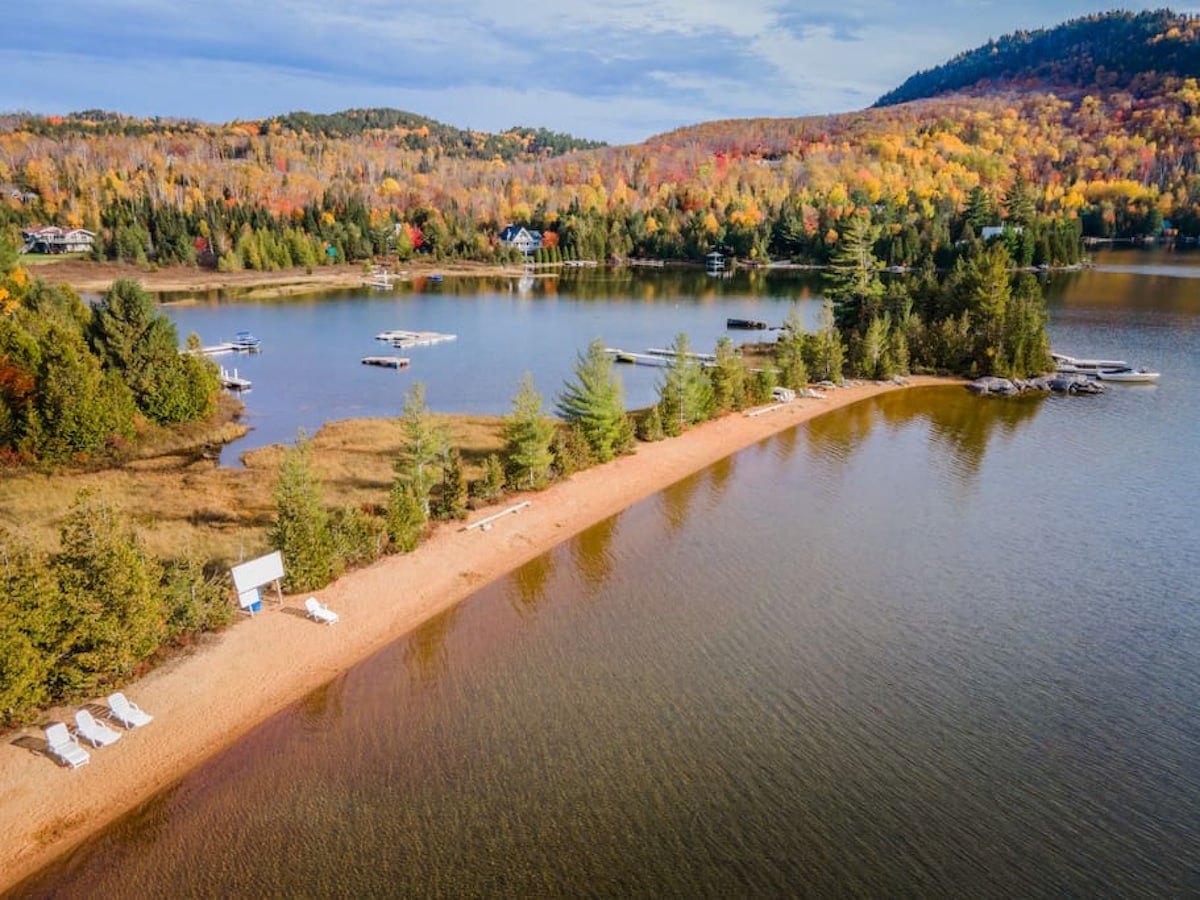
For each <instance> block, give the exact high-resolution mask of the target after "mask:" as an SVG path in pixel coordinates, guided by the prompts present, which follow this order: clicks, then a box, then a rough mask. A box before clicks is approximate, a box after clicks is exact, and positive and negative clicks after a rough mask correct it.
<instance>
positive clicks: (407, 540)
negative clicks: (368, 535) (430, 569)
mask: <svg viewBox="0 0 1200 900" xmlns="http://www.w3.org/2000/svg"><path fill="white" fill-rule="evenodd" d="M428 500H429V498H428V495H426V496H425V497H424V498H422V497H418V496H417V491H416V488H415V487H414V486H413V484H412V482H410V481H406V480H404V479H402V478H397V479H396V480H395V481H394V482H392V489H391V491H390V492H389V493H388V504H387V534H388V539H389V540H391V542H392V546H394V547H396V548H397V549H398V550H400V551H401V552H402V553H411V552H412V551H413V550H416V549H417V545H418V544H419V543H420V542H421V534H422V533H423V532H424V530H425V523H426V522H428V521H429V516H428V514H427V513H426V511H425V509H426V504H427V503H428Z"/></svg>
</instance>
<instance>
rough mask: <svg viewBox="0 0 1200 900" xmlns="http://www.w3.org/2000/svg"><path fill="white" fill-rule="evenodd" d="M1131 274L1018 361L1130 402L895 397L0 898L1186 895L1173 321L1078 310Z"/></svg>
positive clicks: (200, 777)
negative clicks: (1122, 364)
mask: <svg viewBox="0 0 1200 900" xmlns="http://www.w3.org/2000/svg"><path fill="white" fill-rule="evenodd" d="M1146 277H1149V276H1145V275H1137V274H1133V275H1130V274H1128V273H1123V272H1122V273H1118V272H1113V273H1106V272H1086V273H1079V275H1078V276H1077V277H1076V278H1075V279H1074V280H1073V281H1071V282H1069V283H1067V284H1066V285H1065V287H1064V285H1063V284H1062V283H1061V282H1060V283H1059V284H1058V285H1057V286H1056V287H1055V290H1057V291H1058V295H1057V296H1055V293H1054V291H1052V293H1051V296H1052V298H1054V300H1053V322H1052V335H1053V338H1054V341H1055V344H1056V346H1064V345H1065V344H1068V343H1069V344H1070V346H1071V348H1072V349H1073V350H1075V351H1076V352H1079V353H1081V354H1082V353H1087V354H1089V355H1110V354H1116V353H1120V354H1123V355H1125V356H1127V357H1130V358H1131V361H1136V362H1138V363H1141V364H1149V365H1152V366H1153V367H1154V368H1156V369H1158V370H1160V371H1162V373H1163V378H1162V381H1161V382H1160V383H1159V384H1158V385H1156V386H1151V387H1145V386H1125V387H1116V388H1114V389H1113V390H1110V391H1109V393H1107V394H1106V395H1104V396H1101V397H1087V398H1084V397H1080V398H1052V399H1048V400H1043V401H998V400H990V401H988V400H979V399H976V398H973V397H971V396H969V395H968V394H967V393H966V392H965V391H962V390H959V389H955V388H934V389H925V390H914V391H909V392H903V393H899V394H891V395H887V396H885V397H881V398H878V399H876V400H873V401H869V402H866V403H862V404H858V405H856V406H854V407H850V408H848V409H845V410H842V411H838V412H834V413H831V414H829V415H827V416H824V417H822V418H820V419H817V420H815V421H814V422H812V423H810V424H809V425H807V426H802V427H800V428H798V429H795V430H793V431H790V432H787V433H784V434H782V435H780V436H777V437H775V438H773V439H770V440H768V441H764V442H763V443H761V444H759V445H758V446H755V447H753V448H751V449H749V450H747V451H745V452H742V453H740V454H738V455H736V456H734V457H731V458H730V459H727V460H725V461H723V462H721V463H719V464H718V465H716V466H713V467H712V468H710V469H708V470H705V471H704V472H701V473H699V474H697V475H696V476H694V477H691V478H688V479H686V480H685V481H683V482H681V483H679V484H677V485H674V486H673V487H671V488H670V489H668V490H666V491H664V492H663V493H662V494H660V495H657V496H655V497H653V498H651V499H649V500H646V501H644V502H642V503H640V504H638V505H636V506H634V507H632V508H630V509H629V510H627V511H625V512H624V513H622V514H620V515H619V516H616V517H614V518H613V519H610V520H608V521H606V522H603V523H602V524H600V525H598V526H596V527H594V528H592V529H590V530H588V531H587V532H585V533H584V534H582V535H580V536H579V537H577V538H575V539H573V540H570V541H568V542H567V543H566V544H564V545H561V546H560V547H558V548H556V549H555V550H553V551H552V552H550V553H548V554H546V555H545V556H543V557H541V558H539V559H537V560H535V561H534V562H532V563H530V564H529V565H527V566H525V567H523V568H522V569H520V570H519V571H517V572H515V573H514V574H512V575H511V576H509V577H507V578H505V579H503V580H501V581H500V582H498V583H496V584H494V585H492V586H490V587H488V588H486V589H484V590H482V591H480V592H479V593H478V594H477V595H475V596H474V597H473V598H472V599H470V600H469V601H467V602H466V603H464V604H462V605H461V606H460V607H458V608H456V609H455V610H453V611H451V612H450V613H448V614H446V615H444V616H442V617H440V618H438V619H436V620H434V621H432V622H430V623H428V624H427V625H426V626H424V627H423V628H421V629H420V630H419V631H418V632H416V633H415V634H413V635H411V636H410V637H408V638H407V639H405V640H402V641H400V642H398V643H397V644H395V645H393V646H392V647H390V648H388V649H387V650H385V651H383V652H381V653H380V654H378V655H377V656H375V657H373V658H372V659H370V660H368V661H367V662H365V663H363V664H361V665H359V666H357V667H355V668H354V669H352V670H350V671H348V672H346V673H344V674H343V675H341V676H340V677H338V678H337V679H335V680H334V681H333V682H332V683H331V684H329V685H328V686H327V687H325V688H323V689H321V690H319V691H317V692H315V693H313V694H312V695H311V696H310V697H308V698H307V699H306V700H305V701H304V702H303V703H301V704H299V705H297V706H295V707H293V708H291V709H289V710H287V711H286V712H284V713H283V714H281V715H279V716H277V717H275V718H274V719H272V720H270V721H269V722H267V723H265V724H264V725H262V726H261V727H260V728H259V729H257V730H256V731H255V732H254V733H253V734H251V735H250V736H249V737H248V738H247V739H245V740H243V741H241V742H239V743H238V744H237V745H236V746H235V747H233V748H232V749H231V750H229V751H228V752H226V753H223V754H222V755H220V756H219V757H217V758H215V759H214V760H212V761H210V762H209V763H207V764H206V765H204V766H202V767H201V768H200V769H198V770H196V771H194V772H193V773H192V774H190V775H189V776H187V777H186V778H184V779H183V781H182V782H181V783H179V784H178V785H177V786H176V787H174V788H173V789H171V790H169V791H167V792H165V793H164V794H162V795H160V796H159V797H157V798H156V799H154V800H153V801H151V802H150V803H148V804H146V805H145V806H143V807H142V808H141V809H139V810H138V811H137V812H136V813H134V814H133V815H131V816H129V817H128V818H126V819H125V820H123V821H122V822H121V823H119V824H118V825H117V826H116V827H114V828H112V829H110V830H108V831H107V832H106V833H104V834H103V835H101V836H100V837H98V838H97V839H96V840H94V841H91V842H90V843H89V844H87V845H86V846H85V847H83V848H81V849H80V850H79V851H78V852H76V853H74V854H73V855H71V856H70V857H69V858H68V859H66V860H64V861H63V862H62V863H61V864H59V865H57V866H55V867H52V868H51V869H50V870H47V871H46V872H44V873H41V875H39V876H38V878H37V879H35V880H34V881H32V882H30V883H28V884H26V885H24V886H22V887H21V888H20V889H19V892H20V893H21V894H22V895H27V896H83V895H88V896H105V895H111V896H136V895H142V896H171V897H189V896H195V897H201V896H203V897H212V896H262V895H275V896H445V897H484V896H489V897H490V896H521V897H535V896H629V895H637V896H646V895H665V896H686V897H705V896H711V897H735V896H736V897H751V896H752V897H764V896H811V897H830V896H849V895H854V896H877V897H884V896H887V897H892V896H971V897H984V896H997V897H998V896H1005V897H1013V896H1021V897H1042V896H1045V897H1051V896H1052V897H1061V896H1120V897H1133V896H1195V895H1198V894H1200V715H1198V714H1197V710H1200V649H1198V648H1200V608H1198V604H1197V595H1198V594H1200V591H1198V589H1197V585H1198V584H1200V492H1197V490H1196V488H1195V477H1194V473H1195V459H1196V454H1197V451H1198V450H1200V402H1198V401H1197V399H1196V391H1195V387H1194V384H1193V383H1192V380H1193V379H1194V377H1195V367H1196V363H1197V360H1198V359H1200V304H1197V302H1196V300H1195V297H1194V296H1192V298H1191V299H1190V300H1189V299H1188V296H1186V295H1185V296H1183V297H1182V299H1179V300H1178V301H1176V300H1173V299H1171V298H1169V297H1168V298H1165V302H1164V304H1163V308H1161V309H1160V308H1159V307H1158V305H1157V304H1148V303H1145V302H1131V301H1130V300H1129V298H1126V299H1125V300H1124V301H1121V300H1116V299H1111V298H1107V297H1106V296H1105V291H1115V289H1114V288H1112V287H1111V283H1109V282H1107V281H1106V279H1109V278H1121V279H1125V278H1133V279H1135V281H1134V282H1133V289H1137V287H1138V284H1139V282H1137V280H1136V279H1138V278H1146ZM1178 281H1182V279H1178ZM1143 284H1144V282H1143ZM1192 284H1195V282H1192ZM1089 285H1091V286H1092V288H1095V293H1096V294H1097V295H1098V296H1097V298H1096V299H1095V300H1089V299H1088V297H1087V296H1086V294H1087V293H1088V292H1089V291H1092V288H1089ZM1106 285H1107V286H1106ZM1096 286H1098V287H1096ZM483 539H485V540H486V537H485V538H483ZM342 613H343V615H346V616H352V615H354V610H353V607H352V606H349V607H347V608H346V609H344V610H342ZM240 627H252V626H250V625H243V626H240ZM229 702H236V697H233V698H229ZM154 727H156V728H158V727H163V728H169V727H170V723H169V722H166V721H156V722H155V725H154ZM105 752H114V751H105Z"/></svg>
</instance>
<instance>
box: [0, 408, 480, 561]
mask: <svg viewBox="0 0 1200 900" xmlns="http://www.w3.org/2000/svg"><path fill="white" fill-rule="evenodd" d="M436 418H437V419H439V420H440V421H441V422H442V424H444V425H445V427H446V429H447V431H448V433H449V434H450V438H451V441H450V442H451V445H452V446H454V447H456V448H458V450H459V451H460V452H461V453H462V455H463V463H464V470H465V474H466V477H467V478H468V479H471V478H476V477H478V475H479V474H480V471H481V469H482V463H483V460H484V459H485V458H486V456H487V454H488V453H492V452H499V451H500V449H501V447H502V445H503V441H502V438H501V435H500V430H501V419H499V418H495V417H485V416H456V415H455V416H437V417H436ZM218 427H225V426H218ZM193 437H195V436H193ZM402 437H403V435H402V429H401V425H400V421H399V420H398V419H348V420H345V421H339V422H331V423H329V424H328V425H326V426H325V427H324V428H322V429H321V430H320V431H318V432H317V433H316V434H315V435H314V436H313V438H312V449H313V453H312V459H313V465H314V469H315V472H316V475H317V478H318V479H319V481H320V484H321V490H322V496H323V498H324V500H325V503H326V505H328V506H331V507H347V506H353V507H359V508H372V507H381V506H383V505H384V504H385V503H386V502H387V493H388V489H389V488H390V486H391V483H392V478H393V475H394V473H393V469H392V464H393V462H394V461H395V459H396V456H397V454H398V453H399V450H400V446H401V441H402ZM203 438H204V439H203V440H201V441H200V443H199V444H196V443H193V444H192V445H190V446H187V445H186V443H187V442H186V441H182V440H181V441H173V442H170V443H164V444H163V445H162V446H160V448H159V449H160V451H164V452H160V453H159V455H154V456H142V457H141V458H139V459H137V460H134V461H131V462H129V463H127V464H125V465H123V466H122V467H120V468H116V469H108V470H104V471H90V472H78V471H75V472H59V473H55V474H45V473H38V472H7V473H4V474H0V524H3V525H4V526H6V527H8V528H9V529H11V530H12V531H14V532H17V533H20V534H23V535H24V536H25V537H27V538H28V539H29V540H31V541H33V542H34V543H35V544H36V545H37V546H39V547H41V548H43V549H46V550H53V549H55V548H57V547H58V543H59V538H58V535H59V530H60V528H61V526H62V522H63V519H64V517H65V516H66V514H67V512H68V511H69V510H70V507H71V504H72V502H73V501H74V499H75V497H76V495H77V493H78V492H79V491H80V490H81V489H84V488H94V489H96V490H98V491H100V492H101V493H102V494H103V495H104V496H105V497H107V498H108V499H109V500H110V501H111V502H112V503H113V505H114V506H116V507H117V508H118V509H119V510H120V511H121V512H122V514H123V515H124V517H125V519H126V521H128V522H129V523H130V524H131V525H132V526H134V528H135V529H136V530H137V531H138V533H139V534H140V535H141V536H142V539H143V540H144V541H145V544H146V547H147V549H149V550H150V551H151V552H152V553H154V554H155V555H157V556H160V557H164V558H166V557H174V556H179V555H182V554H184V553H189V552H190V553H195V554H197V555H199V556H200V557H201V558H203V559H206V560H220V561H226V562H233V561H236V560H239V559H245V558H247V557H251V556H255V555H257V554H259V553H261V552H264V551H265V550H267V549H268V547H267V531H268V529H269V527H270V524H271V520H272V518H273V516H274V491H275V484H276V481H277V478H278V472H279V463H280V461H281V460H282V459H283V455H284V452H285V448H284V447H283V446H280V445H273V446H270V447H263V448H261V449H258V450H253V451H250V452H248V453H246V454H243V457H242V460H243V463H244V466H245V468H243V469H229V468H218V467H217V465H216V462H215V458H216V457H215V455H214V454H212V453H211V452H209V451H210V450H211V441H212V438H213V432H212V431H211V430H210V431H209V432H207V433H205V434H204V435H203Z"/></svg>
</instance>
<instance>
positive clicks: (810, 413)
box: [0, 377, 949, 891]
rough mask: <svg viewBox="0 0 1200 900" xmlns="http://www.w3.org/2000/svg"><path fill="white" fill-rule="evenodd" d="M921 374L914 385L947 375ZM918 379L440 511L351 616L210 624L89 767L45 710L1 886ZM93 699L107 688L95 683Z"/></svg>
mask: <svg viewBox="0 0 1200 900" xmlns="http://www.w3.org/2000/svg"><path fill="white" fill-rule="evenodd" d="M948 381H949V380H948V379H945V378H934V377H916V378H912V379H909V380H908V381H907V382H906V383H907V384H908V385H912V386H921V385H932V384H946V383H948ZM901 387H902V384H901V383H899V382H880V383H857V384H851V385H850V386H847V387H842V388H838V389H835V390H831V391H829V392H828V393H827V395H826V397H825V399H808V398H805V399H800V400H796V401H793V402H790V403H786V404H782V405H780V406H779V407H778V408H777V409H775V410H774V411H772V412H770V413H769V414H766V415H756V416H750V415H746V414H743V413H732V414H729V415H726V416H723V417H721V418H717V419H713V420H710V421H708V422H705V423H703V424H701V425H697V426H695V427H693V428H690V429H688V430H687V431H686V433H685V434H683V435H682V436H680V437H676V438H671V439H668V440H664V441H658V442H653V443H644V442H639V443H638V444H637V446H636V449H635V451H634V452H633V453H631V454H629V455H626V456H619V457H617V458H616V459H614V460H612V461H610V462H608V463H606V464H603V465H600V466H596V467H593V468H589V469H585V470H583V471H580V472H576V473H575V474H573V475H572V476H571V477H570V478H569V479H566V480H563V481H560V482H556V483H554V484H552V485H551V486H550V487H548V488H546V489H544V490H542V491H538V492H534V493H530V494H519V495H509V496H508V497H507V498H505V499H504V500H503V501H501V502H500V503H499V504H497V505H495V506H490V507H486V508H480V509H477V510H474V511H473V512H472V513H471V515H470V518H469V519H468V520H467V521H466V522H439V523H437V525H436V526H435V527H434V529H433V531H432V533H431V534H430V536H429V537H428V538H426V539H425V540H424V541H422V543H421V545H420V546H419V547H418V548H417V549H416V550H415V551H413V552H411V553H408V554H404V555H399V556H389V557H384V558H382V559H380V560H378V561H376V562H374V563H372V564H371V565H369V566H367V567H365V568H363V569H358V570H354V571H352V572H350V573H348V574H346V575H344V576H342V577H341V578H339V579H338V580H337V581H335V582H333V583H332V584H331V585H329V586H328V587H326V588H325V589H323V590H320V591H316V592H313V593H314V595H315V596H316V597H317V598H318V599H319V600H320V601H321V602H322V603H324V604H325V605H326V606H328V607H329V608H331V609H333V610H334V611H335V612H337V613H338V614H339V616H340V621H339V622H338V624H336V625H334V626H330V627H326V626H323V625H319V624H318V623H315V622H313V621H311V620H309V619H307V618H306V617H305V613H304V599H305V597H304V596H303V595H300V596H296V595H293V596H287V597H285V598H284V599H283V602H282V604H277V603H275V602H273V601H264V605H263V610H262V612H260V613H259V614H258V615H256V616H254V617H253V618H250V619H248V620H242V621H238V622H237V623H236V624H235V625H234V627H231V628H228V629H226V630H224V631H223V632H221V633H219V634H217V635H213V636H210V637H208V638H206V639H204V640H203V641H202V642H200V643H199V644H197V645H194V646H193V647H191V648H190V649H189V650H188V651H187V652H186V653H183V654H180V655H176V656H175V657H173V658H171V659H170V660H169V661H168V662H167V663H166V664H164V665H162V666H160V667H158V668H156V669H154V670H152V671H151V672H150V673H149V674H147V675H146V676H144V677H142V678H141V679H140V680H138V681H135V682H133V683H131V684H129V685H126V687H125V693H126V695H127V696H129V697H130V698H131V699H133V700H135V702H137V703H138V704H139V705H140V706H141V707H142V708H144V709H145V710H146V711H147V712H149V713H151V714H152V715H153V716H154V717H155V720H154V722H153V723H151V724H150V725H149V726H147V727H144V728H140V729H137V730H136V731H131V732H128V733H126V734H124V740H122V741H120V742H119V743H117V744H116V745H115V746H112V747H107V748H103V749H99V750H93V751H92V755H91V761H90V763H89V764H88V765H87V766H84V767H83V768H81V769H79V770H69V769H64V768H61V767H59V766H58V765H56V763H55V761H54V760H53V759H52V758H51V757H49V756H48V755H47V754H46V752H45V747H46V742H45V738H44V733H43V726H44V725H47V724H50V723H52V722H55V721H66V722H70V721H72V720H73V715H74V710H75V709H77V708H80V706H82V705H83V704H79V705H75V706H69V707H58V708H54V709H51V710H48V711H47V712H46V714H45V715H43V716H42V717H41V719H40V720H39V724H38V726H31V727H26V728H21V729H17V730H15V731H13V732H10V733H8V734H7V735H6V736H5V740H4V743H3V746H2V747H0V758H2V763H0V798H3V803H0V848H3V850H0V865H2V866H3V875H0V891H3V890H7V889H9V888H11V887H13V886H15V885H16V884H17V883H19V882H20V881H21V880H23V879H25V878H27V877H29V876H31V875H32V874H34V873H35V872H37V871H39V870H40V869H42V868H44V867H45V866H47V865H49V864H51V863H52V862H53V861H54V860H56V859H58V858H60V857H61V856H62V855H63V854H65V853H66V852H68V851H69V850H71V849H72V848H73V847H75V846H77V845H79V844H80V843H81V842H83V841H84V840H86V839H87V838H88V837H89V836H91V835H93V834H95V833H96V832H98V831H99V830H101V829H103V828H104V827H105V826H107V825H109V824H111V823H112V822H114V821H115V820H117V819H118V818H119V817H120V816H122V815H123V814H125V813H127V812H129V811H131V810H132V809H134V808H136V806H137V805H138V804H140V803H142V802H144V801H145V800H147V799H149V798H150V797H152V796H153V795H154V794H156V793H158V792H159V791H162V790H163V789H165V788H167V787H169V786H170V785H172V784H174V783H176V782H178V781H179V780H180V779H181V778H183V777H184V776H185V775H186V774H187V773H188V772H189V771H191V770H193V769H195V768H196V767H197V766H198V765H200V764H201V763H203V762H204V761H205V760H206V759H208V758H210V757H212V756H213V755H215V754H217V753H219V752H221V751H222V750H224V749H226V748H228V747H229V746H230V745H232V744H233V743H235V742H236V741H237V740H238V739H239V738H241V737H242V736H244V735H245V734H246V733H247V732H249V731H250V730H251V729H252V728H253V727H255V726H256V725H258V724H260V723H261V722H263V721H265V720H266V719H267V718H269V717H270V716H272V715H273V714H275V713H277V712H279V711H280V710H282V709H284V708H286V707H287V706H288V705H290V704H292V703H294V702H296V701H298V700H300V699H301V698H303V697H304V696H305V695H306V694H307V693H309V692H311V691H312V690H315V689H317V688H319V687H321V686H322V685H324V684H326V683H328V682H329V681H330V680H332V679H334V678H336V677H337V676H338V675H340V674H341V673H343V672H344V671H346V670H347V669H348V668H350V667H351V666H353V665H355V664H356V663H358V662H361V661H362V660H363V659H365V658H367V657H368V656H370V655H371V654H372V653H374V652H376V651H377V650H379V649H381V648H383V647H384V646H387V645H388V644H390V643H392V642H394V641H396V640H398V639H400V638H402V637H404V636H405V635H406V634H409V633H410V632H412V631H413V630H414V629H416V628H417V627H418V626H420V625H421V624H423V623H425V622H427V621H429V620H430V619H432V618H433V617H435V616H437V615H438V614H440V613H442V612H444V611H445V610H447V609H450V608H451V607H453V606H455V605H456V604H458V603H460V602H462V601H463V600H465V599H467V598H468V597H469V596H471V595H472V594H474V593H475V592H476V591H478V590H479V589H481V588H482V587H484V586H485V585H487V584H490V583H491V582H493V581H496V580H497V579H499V578H501V577H502V576H504V575H506V574H507V573H509V572H511V571H514V570H515V569H517V568H519V567H520V566H521V565H523V564H524V563H526V562H528V561H529V560H531V559H533V558H535V557H537V556H538V555H540V554H542V553H545V552H547V551H549V550H551V549H552V548H553V547H555V546H557V545H558V544H560V543H562V542H563V541H566V540H568V539H569V538H571V537H573V536H575V535H577V534H578V533H580V532H581V531H583V530H585V529H586V528H588V527H590V526H592V525H594V524H596V523H598V522H600V521H603V520H604V519H606V518H608V517H610V516H613V515H616V514H618V513H620V512H621V511H622V510H624V509H626V508H628V507H629V506H631V505H633V504H634V503H637V502H639V501H640V500H642V499H645V498H646V497H648V496H651V495H652V494H654V493H656V492H658V491H661V490H662V489H664V488H666V487H668V486H669V485H671V484H673V483H675V482H676V481H678V480H680V479H682V478H684V477H687V476H688V475H690V474H692V473H694V472H696V471H699V470H701V469H703V468H705V467H706V466H709V465H712V464H713V463H715V462H717V461H719V460H720V459H723V458H725V457H727V456H729V455H731V454H734V453H736V452H738V451H740V450H743V449H745V448H747V447H749V446H752V445H753V444H755V443H757V442H759V441H762V440H764V439H766V438H769V437H771V436H773V435H775V434H778V433H779V432H782V431H784V430H786V429H788V428H792V427H795V426H796V425H799V424H800V423H802V422H806V421H808V420H810V419H812V418H814V417H816V416H817V415H820V414H822V413H824V412H827V411H830V410H834V409H838V408H841V407H844V406H847V405H849V404H851V403H855V402H858V401H861V400H865V399H867V398H869V397H872V396H876V395H878V394H881V393H885V392H887V391H892V390H897V389H900V388H901ZM523 500H529V501H530V503H529V505H528V506H527V507H526V508H524V509H522V510H521V511H520V512H519V513H517V514H514V515H505V516H502V517H501V518H500V519H499V520H497V521H496V522H495V524H494V526H493V527H492V528H489V529H482V528H474V529H471V530H467V529H466V526H467V525H470V524H471V523H472V522H479V521H480V520H482V519H485V518H487V517H488V516H491V515H494V514H495V513H497V512H500V511H503V510H504V509H506V508H508V507H510V506H511V505H513V504H514V503H516V502H521V501H523ZM92 702H93V703H97V702H99V703H100V704H102V703H103V700H102V698H94V699H93V700H92Z"/></svg>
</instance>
